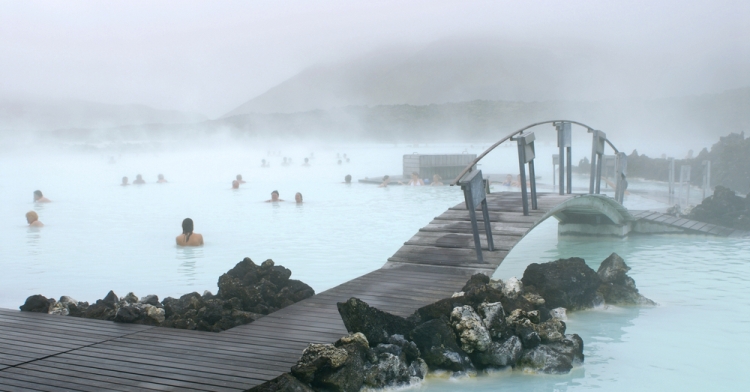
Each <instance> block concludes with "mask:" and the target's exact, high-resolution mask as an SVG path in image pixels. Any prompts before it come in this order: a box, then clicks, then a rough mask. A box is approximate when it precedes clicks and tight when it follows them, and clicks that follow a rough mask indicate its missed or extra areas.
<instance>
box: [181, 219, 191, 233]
mask: <svg viewBox="0 0 750 392" xmlns="http://www.w3.org/2000/svg"><path fill="white" fill-rule="evenodd" d="M182 234H188V235H189V234H193V220H192V219H190V218H185V219H183V221H182Z"/></svg>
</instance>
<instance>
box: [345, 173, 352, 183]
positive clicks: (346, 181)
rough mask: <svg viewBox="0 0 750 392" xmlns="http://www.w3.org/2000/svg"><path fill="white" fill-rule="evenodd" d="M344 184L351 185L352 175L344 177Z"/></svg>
mask: <svg viewBox="0 0 750 392" xmlns="http://www.w3.org/2000/svg"><path fill="white" fill-rule="evenodd" d="M344 183H345V184H351V183H352V175H351V174H347V175H346V177H344Z"/></svg>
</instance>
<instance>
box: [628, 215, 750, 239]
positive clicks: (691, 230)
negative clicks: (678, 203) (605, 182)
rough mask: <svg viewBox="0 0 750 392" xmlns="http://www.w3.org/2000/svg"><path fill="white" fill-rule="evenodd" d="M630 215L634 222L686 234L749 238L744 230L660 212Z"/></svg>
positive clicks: (749, 234) (748, 234) (748, 233)
mask: <svg viewBox="0 0 750 392" xmlns="http://www.w3.org/2000/svg"><path fill="white" fill-rule="evenodd" d="M631 213H632V215H633V218H635V219H636V220H640V221H643V222H650V223H657V224H660V225H665V226H669V227H671V228H674V229H676V230H680V231H682V232H684V233H688V234H706V235H715V236H719V237H750V232H748V231H745V230H736V229H732V228H729V227H723V226H717V225H714V224H711V223H705V222H699V221H695V220H690V219H685V218H678V217H675V216H671V215H667V214H662V213H660V212H653V211H631Z"/></svg>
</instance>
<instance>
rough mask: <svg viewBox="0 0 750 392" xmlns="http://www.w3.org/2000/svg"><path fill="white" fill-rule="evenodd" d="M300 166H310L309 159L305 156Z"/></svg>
mask: <svg viewBox="0 0 750 392" xmlns="http://www.w3.org/2000/svg"><path fill="white" fill-rule="evenodd" d="M302 166H310V159H308V158H305V163H303V164H302Z"/></svg>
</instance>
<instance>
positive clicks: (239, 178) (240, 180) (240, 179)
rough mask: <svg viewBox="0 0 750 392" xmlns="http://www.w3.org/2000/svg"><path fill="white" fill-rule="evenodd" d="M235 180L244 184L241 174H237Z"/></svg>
mask: <svg viewBox="0 0 750 392" xmlns="http://www.w3.org/2000/svg"><path fill="white" fill-rule="evenodd" d="M237 182H239V183H240V184H244V183H245V180H243V179H242V174H238V175H237Z"/></svg>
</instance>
